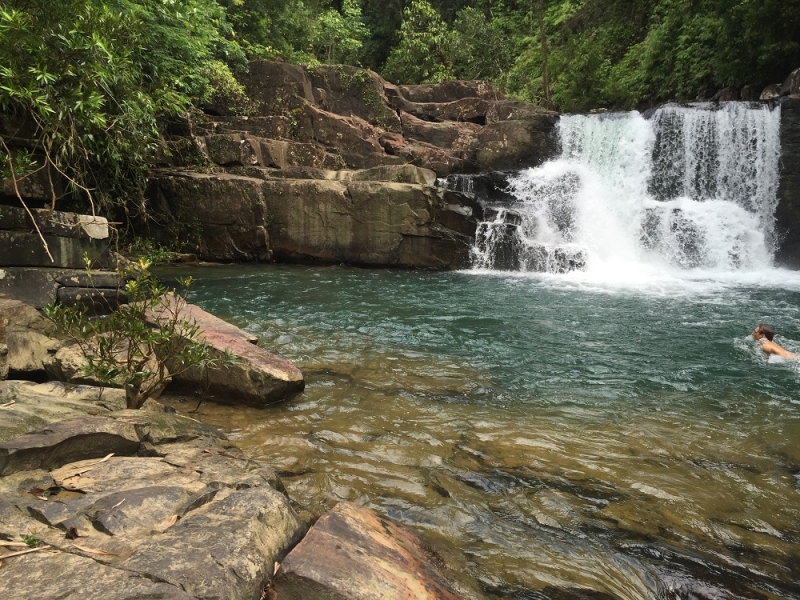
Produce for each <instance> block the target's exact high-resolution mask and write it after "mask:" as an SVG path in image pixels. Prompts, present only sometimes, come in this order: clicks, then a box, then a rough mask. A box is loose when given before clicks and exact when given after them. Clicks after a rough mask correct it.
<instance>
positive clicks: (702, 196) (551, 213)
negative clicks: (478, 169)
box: [474, 103, 800, 288]
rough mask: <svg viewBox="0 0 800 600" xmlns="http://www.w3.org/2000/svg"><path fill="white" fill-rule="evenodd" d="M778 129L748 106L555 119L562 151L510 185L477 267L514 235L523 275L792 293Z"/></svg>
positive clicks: (765, 113)
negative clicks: (779, 245) (783, 249)
mask: <svg viewBox="0 0 800 600" xmlns="http://www.w3.org/2000/svg"><path fill="white" fill-rule="evenodd" d="M779 130H780V108H779V107H772V108H770V107H768V106H767V105H753V106H751V105H748V104H745V103H727V104H723V105H721V106H720V107H712V106H711V105H705V106H695V107H685V106H666V107H662V108H660V109H658V110H657V111H655V113H654V114H653V116H652V118H650V119H645V118H644V117H643V116H642V115H641V114H639V113H637V112H629V113H619V114H609V115H590V116H586V115H566V116H562V117H561V119H560V122H559V126H558V133H559V136H560V140H561V146H562V152H561V155H560V156H559V157H558V158H557V159H555V160H553V161H550V162H548V163H546V164H544V165H542V166H541V167H538V168H535V169H529V170H527V171H524V172H522V173H520V174H519V175H518V176H517V177H515V178H514V179H513V180H512V181H511V182H510V191H511V192H512V193H513V194H514V195H515V196H516V197H517V198H519V199H520V202H519V203H518V204H516V205H514V206H513V207H511V208H508V209H501V210H499V211H497V212H496V216H495V217H494V218H493V220H492V221H491V222H487V223H485V224H483V225H482V227H481V228H480V229H479V236H478V237H479V242H478V243H477V244H476V249H475V252H474V256H475V259H476V260H475V267H476V268H477V269H478V270H491V269H492V268H497V264H498V260H497V256H498V253H499V252H500V251H502V250H503V248H505V251H506V252H507V251H508V245H509V242H508V240H506V241H505V242H504V241H503V237H504V236H507V235H509V232H510V234H511V235H512V236H513V237H514V240H513V245H514V248H516V252H517V254H518V255H519V256H522V257H523V258H522V259H521V260H519V261H518V263H519V264H518V265H517V266H518V267H519V269H520V270H521V271H523V272H525V271H539V272H541V271H545V272H550V273H558V272H559V271H560V272H561V274H560V275H558V277H559V278H560V279H562V280H565V279H566V280H572V281H574V282H576V283H577V282H583V283H586V284H590V285H594V284H601V285H603V286H606V285H610V286H612V287H616V286H622V287H629V286H631V285H632V286H635V287H641V286H644V287H648V285H649V284H651V285H652V286H653V287H654V288H660V287H661V286H662V285H669V286H674V285H675V283H676V282H677V281H681V282H683V283H684V284H685V285H681V286H679V287H688V288H693V287H696V286H698V285H700V284H701V282H706V283H708V284H711V282H714V284H713V285H711V287H718V286H723V287H728V286H731V285H748V286H752V285H756V286H762V285H763V286H767V287H776V286H777V287H787V286H788V287H792V288H794V287H797V286H800V276H798V275H796V274H794V272H789V271H779V270H776V269H773V267H772V255H773V252H774V216H773V215H774V212H775V207H776V204H777V187H778V160H779V152H780V144H779ZM510 213H515V217H514V218H515V219H517V221H519V220H520V219H521V222H519V224H518V225H516V224H515V223H514V221H510V220H509V214H510ZM509 223H512V226H511V227H509ZM481 232H482V233H483V235H482V236H481V235H480V234H481ZM504 244H505V245H504ZM532 252H533V253H538V254H537V256H543V255H546V256H547V257H548V259H547V260H536V261H531V260H527V261H526V260H525V259H524V257H525V256H526V253H528V254H530V253H532ZM559 252H560V254H559ZM565 255H569V256H572V257H575V256H579V257H580V258H579V259H575V260H573V262H571V263H569V265H567V266H565V265H566V263H565V262H564V259H563V257H564V256H565ZM553 257H556V258H559V257H561V260H560V261H559V260H555V259H553ZM575 265H578V268H579V269H580V267H583V268H582V269H580V270H579V271H572V268H573V267H574V266H575ZM501 268H502V267H501ZM564 271H572V272H566V273H564ZM648 282H649V284H648ZM700 287H703V288H705V287H706V285H700Z"/></svg>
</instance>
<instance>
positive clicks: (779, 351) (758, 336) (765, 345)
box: [752, 323, 796, 358]
mask: <svg viewBox="0 0 800 600" xmlns="http://www.w3.org/2000/svg"><path fill="white" fill-rule="evenodd" d="M752 335H753V339H754V340H756V341H757V342H758V343H759V344H761V349H762V350H763V351H764V352H766V353H767V354H775V355H777V356H782V357H783V358H796V355H795V354H794V353H793V352H789V351H788V350H787V349H786V348H783V347H782V346H779V345H778V344H776V343H775V342H773V341H772V338H774V337H775V330H774V329H773V328H772V327H771V326H769V325H765V324H764V323H759V324H758V325H757V326H756V328H755V329H754V330H753V333H752Z"/></svg>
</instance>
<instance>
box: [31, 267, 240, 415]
mask: <svg viewBox="0 0 800 600" xmlns="http://www.w3.org/2000/svg"><path fill="white" fill-rule="evenodd" d="M148 267H149V264H148V263H147V262H146V261H144V260H140V261H139V263H138V264H136V265H135V269H134V270H133V272H132V273H131V275H132V278H131V279H130V280H128V282H127V283H126V284H125V288H124V292H125V294H126V295H127V298H128V303H127V304H123V305H121V306H120V307H119V308H118V309H117V310H116V311H114V312H113V313H111V314H110V315H108V316H106V317H96V318H90V317H89V315H88V314H87V312H88V311H87V308H86V306H84V305H83V304H76V305H75V306H69V307H68V306H63V305H60V304H59V305H50V306H47V307H46V308H45V309H44V313H45V316H47V317H48V318H49V319H50V320H51V321H53V322H54V323H55V324H56V325H57V326H58V328H59V329H60V330H61V331H62V332H63V333H65V334H66V335H67V336H68V337H69V338H71V339H73V340H74V341H75V342H76V343H77V345H78V347H79V348H80V351H81V354H82V355H83V357H84V359H85V361H86V362H85V364H84V365H83V367H82V368H83V371H84V372H85V373H86V374H87V375H89V376H92V377H95V378H97V379H99V380H100V381H102V382H104V383H106V384H109V385H114V384H117V385H121V386H122V388H123V389H124V390H125V399H126V404H127V407H128V408H134V409H138V408H141V407H142V405H143V404H144V402H145V401H146V400H147V399H148V398H150V397H152V396H154V395H156V394H158V393H160V392H161V390H163V389H164V387H166V385H167V384H168V383H169V381H170V377H171V375H177V374H180V373H183V372H185V371H187V370H189V369H191V368H193V367H199V368H219V367H223V366H228V365H231V364H233V363H234V361H235V357H234V356H233V355H232V354H231V353H230V352H228V351H225V352H224V353H221V354H220V353H218V352H217V351H215V350H214V349H213V348H212V347H211V346H210V345H208V344H207V343H205V342H204V341H203V340H202V332H201V330H200V328H199V327H198V326H197V324H196V323H194V322H193V321H191V320H190V319H189V318H188V317H187V316H186V314H185V312H184V308H185V307H186V296H187V295H188V293H189V290H190V289H191V285H192V279H191V277H186V278H184V279H181V280H179V282H178V283H179V285H180V288H181V289H180V291H173V290H169V289H168V288H167V287H166V286H164V285H162V284H161V283H159V281H158V279H157V278H156V277H155V276H154V275H153V274H152V273H150V271H149V270H148Z"/></svg>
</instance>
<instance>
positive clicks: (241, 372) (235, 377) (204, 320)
mask: <svg viewBox="0 0 800 600" xmlns="http://www.w3.org/2000/svg"><path fill="white" fill-rule="evenodd" d="M175 310H179V311H180V316H181V318H185V319H186V320H187V321H189V322H190V323H194V324H196V325H197V326H198V327H199V328H200V336H199V337H200V339H202V340H203V341H204V342H206V343H207V344H209V345H211V346H212V348H213V349H214V351H215V352H216V353H217V354H219V355H221V354H222V353H223V352H225V351H228V352H230V353H232V354H233V355H234V356H236V358H237V359H238V360H237V361H236V363H235V364H234V365H232V366H229V367H224V368H220V369H198V368H192V369H189V370H187V371H183V372H176V373H175V374H173V382H174V385H175V386H176V387H180V388H188V389H194V390H204V391H208V392H210V393H211V394H213V395H214V399H215V400H217V401H219V402H223V403H229V404H247V405H251V406H266V405H269V404H273V403H275V402H279V401H281V400H285V399H287V398H289V397H291V396H293V395H294V394H298V393H300V392H302V391H303V388H304V387H305V379H304V377H303V373H302V372H301V371H300V369H298V368H297V367H296V366H295V365H294V364H293V363H292V362H290V361H288V360H286V359H285V358H282V357H280V356H277V355H275V354H272V353H270V352H267V351H266V350H264V349H263V348H260V347H259V346H256V345H255V344H254V343H253V336H251V335H250V334H248V333H247V332H245V331H242V330H241V329H239V328H238V327H236V326H235V325H231V324H230V323H227V322H225V321H223V320H222V319H219V318H218V317H215V316H214V315H212V314H210V313H207V312H205V311H204V310H202V309H201V308H199V307H197V306H194V305H191V304H186V303H183V302H182V301H180V300H179V299H178V298H177V297H176V296H172V295H167V296H165V297H164V303H163V304H162V307H161V309H160V310H156V311H153V312H152V313H151V314H150V315H149V317H148V318H149V319H150V320H151V321H153V322H157V321H158V320H159V319H163V318H168V316H167V315H169V314H171V313H172V312H173V311H175ZM170 370H173V369H170ZM175 371H178V369H175Z"/></svg>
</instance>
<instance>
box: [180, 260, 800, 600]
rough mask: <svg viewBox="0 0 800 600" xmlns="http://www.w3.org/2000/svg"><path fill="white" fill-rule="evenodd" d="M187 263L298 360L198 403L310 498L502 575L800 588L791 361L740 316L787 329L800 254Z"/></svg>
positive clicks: (721, 593)
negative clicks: (394, 265) (605, 264)
mask: <svg viewBox="0 0 800 600" xmlns="http://www.w3.org/2000/svg"><path fill="white" fill-rule="evenodd" d="M184 272H187V271H186V270H184ZM188 272H191V273H192V274H193V275H195V277H196V278H197V284H196V288H195V291H194V292H193V296H192V301H193V302H196V303H197V304H199V305H200V306H202V307H203V308H205V309H206V310H209V311H211V312H213V313H215V314H217V315H219V316H221V317H223V318H225V319H228V320H230V321H232V322H234V323H236V324H237V325H239V326H241V327H243V328H245V329H246V330H248V331H250V332H252V333H254V334H256V335H258V336H259V337H260V339H261V342H260V343H261V345H262V346H263V347H265V348H267V349H269V350H271V351H274V352H276V353H279V354H281V355H283V356H285V357H287V358H289V359H291V360H293V361H294V362H295V363H296V364H297V365H298V366H299V367H300V368H301V369H302V370H303V372H304V373H305V375H306V378H307V387H306V390H305V392H304V394H302V395H301V396H298V397H296V398H295V399H293V400H291V401H289V402H286V403H283V404H280V405H278V406H274V407H270V408H268V409H265V410H256V409H244V408H236V409H231V408H225V407H218V406H214V405H212V404H207V403H204V404H202V405H201V406H200V407H199V409H197V411H196V412H195V413H193V415H194V416H198V415H199V416H200V418H202V419H203V420H204V421H207V422H211V423H214V424H216V425H219V426H221V427H222V428H224V429H226V430H227V431H229V432H231V435H232V438H233V439H234V441H235V442H236V443H237V444H238V445H240V446H241V447H242V448H243V449H245V450H246V451H247V452H249V453H250V454H252V455H254V456H256V457H259V458H261V459H263V460H265V461H267V462H269V463H271V464H272V465H274V466H275V467H276V468H277V469H278V470H279V471H280V473H281V476H282V479H283V481H284V483H285V485H286V487H287V489H288V492H289V494H290V496H291V497H292V499H293V500H294V501H296V503H297V504H298V506H301V507H303V510H305V511H307V512H308V513H310V514H311V515H318V514H321V513H322V512H323V511H325V510H326V509H328V508H330V507H332V506H333V505H334V504H335V503H336V502H337V501H339V500H350V501H354V502H358V503H361V504H364V505H366V506H368V507H371V508H373V509H375V510H376V511H378V512H379V513H381V514H383V515H387V516H389V517H391V518H393V519H395V520H397V521H399V522H401V523H404V524H406V525H408V526H410V527H413V528H414V529H416V530H418V531H420V532H422V533H423V534H424V535H426V536H427V537H428V538H429V539H430V540H431V541H432V543H433V544H434V545H435V546H436V547H437V548H439V549H440V550H441V551H442V552H443V553H445V554H447V555H448V556H451V557H455V558H452V560H454V561H455V564H456V566H457V567H458V568H459V569H462V570H464V571H465V572H469V573H470V574H472V575H473V576H475V577H477V579H478V580H479V582H480V584H481V586H482V587H483V589H484V591H485V592H486V593H487V594H489V595H491V596H492V597H497V598H501V597H503V598H571V597H585V596H579V595H576V594H578V592H576V591H575V590H577V589H584V590H593V591H595V592H597V593H598V594H606V595H608V597H614V598H626V599H638V598H739V597H742V598H757V597H758V598H763V597H767V598H800V584H798V581H800V545H799V544H800V444H799V443H798V440H800V397H799V396H798V394H797V389H798V384H799V383H800V369H798V364H797V363H795V362H790V361H768V360H767V359H766V356H764V355H763V353H761V351H760V350H759V348H758V347H757V346H756V345H755V344H754V342H752V341H751V340H749V339H747V335H748V333H749V332H750V331H752V329H753V326H754V325H755V324H756V323H758V322H762V321H763V322H768V323H771V324H772V325H774V326H775V327H776V329H777V331H778V332H779V334H780V335H779V337H778V338H777V341H779V342H780V343H781V344H783V345H785V346H786V347H788V348H790V349H794V350H800V316H798V313H797V309H796V306H797V305H798V301H800V277H798V275H797V274H795V273H790V272H784V271H777V270H769V271H763V272H758V273H751V274H747V273H740V274H737V275H727V276H726V275H724V274H705V275H704V274H703V273H700V272H696V273H694V274H693V275H691V276H687V275H685V274H684V275H682V276H676V277H673V276H671V275H669V273H664V272H650V273H645V274H642V273H639V274H634V275H636V276H635V277H631V276H630V275H631V274H630V273H628V274H627V275H626V274H625V273H616V279H615V276H614V274H609V273H604V274H602V276H601V277H593V276H592V275H591V274H589V275H587V274H573V275H572V276H548V275H530V274H528V275H511V274H497V273H480V272H462V273H427V272H409V271H378V270H359V269H350V268H344V267H289V266H258V267H255V266H254V267H242V266H225V267H206V268H196V269H190V270H188ZM196 404H197V401H196V400H195V399H192V398H187V399H186V400H185V401H184V402H183V403H177V404H176V406H177V407H178V408H179V410H182V411H186V412H188V411H191V410H194V409H195V408H196ZM565 590H567V591H565ZM595 597H603V596H595Z"/></svg>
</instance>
